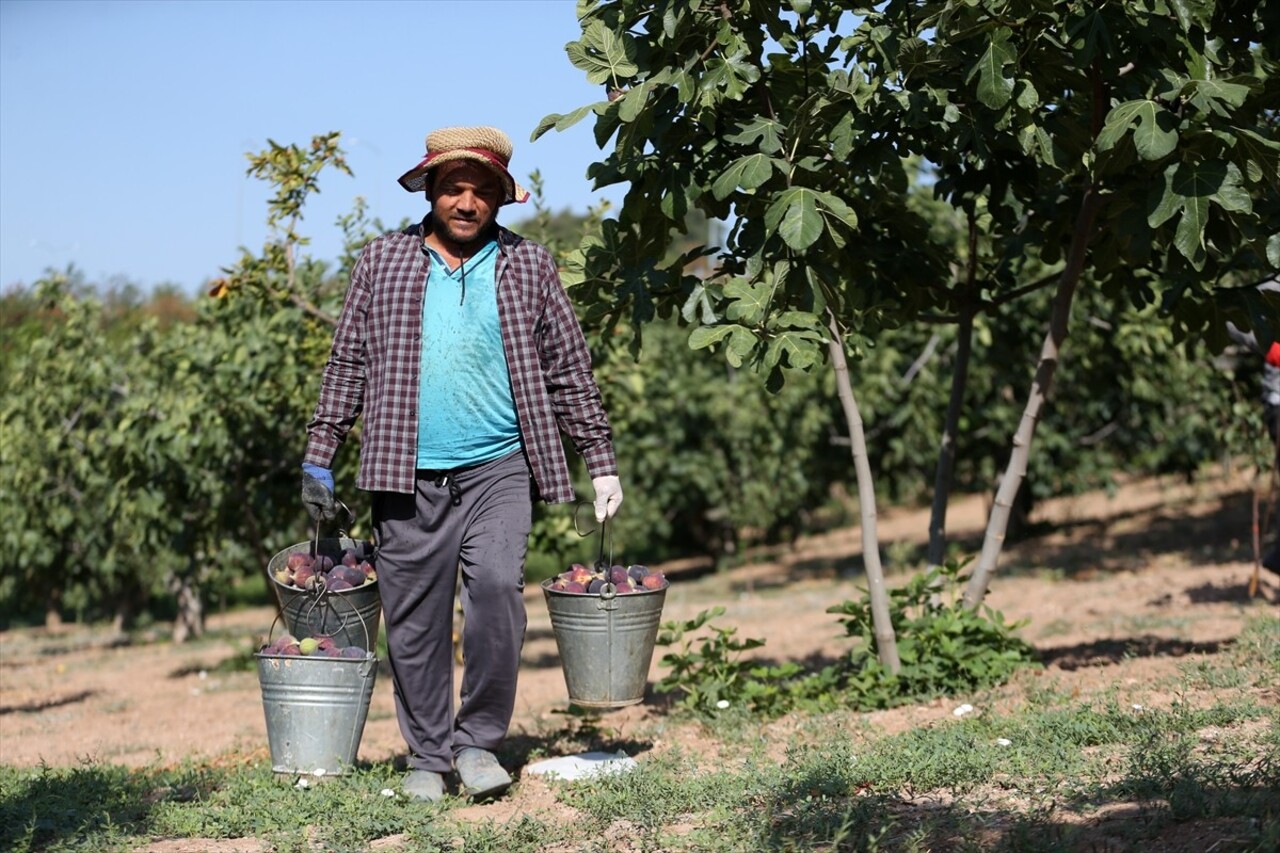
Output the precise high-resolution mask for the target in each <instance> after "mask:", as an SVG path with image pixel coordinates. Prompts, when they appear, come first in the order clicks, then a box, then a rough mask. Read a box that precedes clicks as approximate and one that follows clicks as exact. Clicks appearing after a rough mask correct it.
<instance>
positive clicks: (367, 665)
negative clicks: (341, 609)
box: [267, 595, 378, 678]
mask: <svg viewBox="0 0 1280 853" xmlns="http://www.w3.org/2000/svg"><path fill="white" fill-rule="evenodd" d="M318 599H319V595H317V596H316V601H312V602H311V609H309V610H308V611H307V624H308V625H310V626H312V630H315V628H314V626H315V623H314V622H313V621H312V619H311V616H312V612H313V611H314V610H315V607H316V603H317V601H318ZM283 618H284V611H283V610H281V609H279V608H277V609H276V616H275V618H274V619H272V620H271V627H270V628H268V629H267V645H271V639H272V636H273V635H274V634H275V632H276V626H277V625H279V624H280V620H281V619H283ZM341 618H342V623H341V625H340V627H341V628H344V629H345V628H346V627H347V620H346V617H345V616H343V617H341ZM321 624H324V623H323V622H322V623H321ZM360 630H362V631H363V632H364V646H365V651H366V652H367V653H368V654H367V655H366V657H365V659H364V660H363V661H361V662H360V667H359V669H360V677H361V678H368V677H369V672H370V671H371V670H373V668H374V667H376V666H377V665H378V653H377V652H376V651H375V650H374V649H371V648H369V646H370V645H372V642H371V641H370V639H369V626H368V625H366V624H365V623H364V620H363V619H361V620H360Z"/></svg>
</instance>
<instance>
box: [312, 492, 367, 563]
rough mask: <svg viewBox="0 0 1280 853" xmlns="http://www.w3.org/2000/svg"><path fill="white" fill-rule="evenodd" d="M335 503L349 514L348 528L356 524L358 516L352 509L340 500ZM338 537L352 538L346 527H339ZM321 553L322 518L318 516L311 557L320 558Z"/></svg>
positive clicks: (334, 500) (335, 499) (334, 501)
mask: <svg viewBox="0 0 1280 853" xmlns="http://www.w3.org/2000/svg"><path fill="white" fill-rule="evenodd" d="M333 503H334V506H337V507H341V508H342V511H343V512H345V513H346V514H347V527H350V526H351V525H353V524H355V523H356V514H355V513H354V512H352V511H351V507H349V506H347V505H346V504H345V503H343V502H342V501H341V500H340V499H338V498H336V497H335V498H334V499H333ZM338 536H340V537H343V538H346V539H350V538H351V537H350V536H349V535H348V533H347V530H346V527H342V526H341V525H339V526H338ZM319 551H320V518H319V517H318V516H317V517H316V525H315V531H314V532H313V533H312V535H311V556H312V557H318V556H319V555H320V554H319Z"/></svg>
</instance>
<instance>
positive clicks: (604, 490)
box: [591, 475, 622, 522]
mask: <svg viewBox="0 0 1280 853" xmlns="http://www.w3.org/2000/svg"><path fill="white" fill-rule="evenodd" d="M591 485H592V486H594V487H595V490H596V521H601V522H602V521H604V520H605V519H606V518H613V516H614V514H615V513H616V512H617V511H618V507H619V506H621V505H622V481H621V480H619V479H618V478H617V477H616V476H613V475H609V476H606V477H595V478H593V479H592V480H591Z"/></svg>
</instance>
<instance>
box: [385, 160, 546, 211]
mask: <svg viewBox="0 0 1280 853" xmlns="http://www.w3.org/2000/svg"><path fill="white" fill-rule="evenodd" d="M459 160H471V161H473V162H475V163H479V164H480V165H482V166H485V167H486V168H488V169H489V170H490V171H492V172H493V173H494V174H495V175H497V176H498V180H500V181H501V182H502V187H503V189H504V190H505V191H506V194H507V197H506V198H505V199H503V201H502V203H503V204H513V203H514V204H524V203H525V202H526V201H528V200H529V191H528V190H526V189H525V188H524V187H522V186H520V184H519V183H518V182H517V181H516V179H515V178H513V177H511V173H510V172H508V171H507V170H506V169H504V168H502V166H500V165H498V164H497V163H495V162H493V161H492V160H489V159H487V158H485V157H483V156H481V155H480V154H477V153H475V152H472V151H446V152H445V153H443V154H437V155H436V156H434V157H432V156H430V155H428V156H426V157H424V158H423V159H422V161H421V162H419V163H418V165H416V166H414V167H413V168H412V169H410V170H409V171H407V172H405V173H404V174H403V175H401V176H400V178H399V181H398V183H399V184H400V186H402V187H404V188H405V189H406V190H408V191H409V192H411V193H420V192H423V191H425V190H426V188H427V183H428V181H429V180H430V173H431V170H432V169H434V168H436V167H437V166H441V165H443V164H445V163H456V162H457V161H459Z"/></svg>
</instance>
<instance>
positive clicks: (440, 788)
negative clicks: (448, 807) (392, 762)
mask: <svg viewBox="0 0 1280 853" xmlns="http://www.w3.org/2000/svg"><path fill="white" fill-rule="evenodd" d="M400 790H402V791H404V792H405V795H406V796H408V797H409V799H411V800H420V801H422V802H426V803H434V802H438V801H440V800H443V799H444V777H443V776H441V775H440V774H439V773H435V772H432V771H431V770H413V771H410V773H409V775H408V776H406V777H404V782H402V783H401V784H400Z"/></svg>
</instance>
